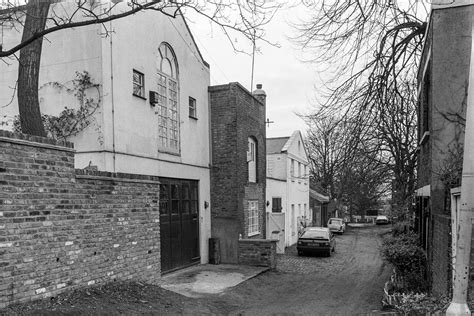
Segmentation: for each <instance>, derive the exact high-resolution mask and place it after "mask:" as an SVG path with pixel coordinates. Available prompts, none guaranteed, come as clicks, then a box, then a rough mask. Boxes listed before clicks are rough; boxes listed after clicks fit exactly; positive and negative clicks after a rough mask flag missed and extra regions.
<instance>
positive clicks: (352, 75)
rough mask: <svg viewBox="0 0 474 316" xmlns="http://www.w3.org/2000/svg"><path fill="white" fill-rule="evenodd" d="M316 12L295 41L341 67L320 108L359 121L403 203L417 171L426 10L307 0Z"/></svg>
mask: <svg viewBox="0 0 474 316" xmlns="http://www.w3.org/2000/svg"><path fill="white" fill-rule="evenodd" d="M303 2H304V4H305V5H306V6H307V7H308V8H309V9H311V12H313V16H312V17H311V19H310V20H309V21H307V22H305V23H301V24H300V25H299V26H298V30H299V31H300V36H299V37H298V38H297V39H296V40H297V41H298V42H299V44H300V45H301V46H302V47H303V48H304V50H305V51H306V52H311V54H312V55H313V56H315V57H314V58H310V61H311V62H324V63H325V64H330V65H337V66H335V67H334V69H333V74H334V76H333V77H332V78H331V79H330V80H329V81H328V82H327V91H326V94H324V95H323V96H322V97H321V99H320V103H319V104H318V105H319V108H318V109H317V110H316V112H317V116H319V117H334V116H336V117H342V118H344V119H350V120H353V121H356V122H358V124H357V125H355V126H354V128H355V133H356V134H359V135H360V137H361V138H363V139H364V138H372V139H376V140H377V142H376V143H377V146H375V147H373V148H371V150H374V149H376V150H377V151H378V152H379V154H378V155H377V157H378V158H379V159H381V162H383V163H384V164H386V165H388V166H390V168H391V170H392V174H393V177H394V181H393V185H394V192H396V196H394V197H393V198H394V199H395V200H396V201H397V203H398V204H400V203H403V202H404V201H405V200H407V198H408V197H409V196H410V194H411V193H412V192H413V189H414V184H415V169H416V91H415V90H416V89H415V88H414V87H415V83H416V71H417V69H418V63H419V57H420V55H421V48H422V42H423V37H424V33H425V30H426V22H425V19H426V17H427V8H426V7H425V5H424V4H423V2H420V1H415V0H409V1H405V2H403V4H402V3H401V2H399V1H396V0H395V1H394V0H382V1H372V0H356V1H345V0H308V1H303Z"/></svg>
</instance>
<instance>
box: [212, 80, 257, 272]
mask: <svg viewBox="0 0 474 316" xmlns="http://www.w3.org/2000/svg"><path fill="white" fill-rule="evenodd" d="M209 94H210V106H211V130H212V168H211V205H212V210H211V227H212V236H213V237H215V238H219V239H220V249H221V259H222V262H223V263H237V262H238V257H237V256H238V239H239V235H241V236H243V237H244V238H247V236H248V201H249V200H258V207H259V224H260V234H258V235H254V236H252V238H265V227H266V225H265V180H266V179H265V175H266V148H265V147H266V141H265V139H266V134H265V123H264V122H265V104H264V103H262V100H263V99H262V100H258V99H256V98H255V97H254V96H253V95H252V94H251V93H250V92H249V91H247V90H246V89H245V88H243V87H242V86H241V85H240V84H238V83H230V84H226V85H220V86H213V87H209ZM249 137H253V138H254V139H255V140H256V142H257V182H256V183H249V181H248V164H247V148H248V138H249Z"/></svg>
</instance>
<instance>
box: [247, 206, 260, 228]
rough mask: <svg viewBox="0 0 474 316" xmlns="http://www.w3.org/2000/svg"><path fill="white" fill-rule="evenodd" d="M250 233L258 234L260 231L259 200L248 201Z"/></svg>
mask: <svg viewBox="0 0 474 316" xmlns="http://www.w3.org/2000/svg"><path fill="white" fill-rule="evenodd" d="M248 223H249V226H248V231H249V232H248V235H249V236H253V235H258V234H259V233H260V228H259V217H258V201H248Z"/></svg>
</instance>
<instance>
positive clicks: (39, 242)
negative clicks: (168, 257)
mask: <svg viewBox="0 0 474 316" xmlns="http://www.w3.org/2000/svg"><path fill="white" fill-rule="evenodd" d="M158 184H159V182H158V179H157V178H156V177H149V176H140V175H128V174H112V173H105V172H97V171H85V170H75V169H74V150H73V148H72V144H70V143H64V142H56V141H52V140H50V139H45V138H39V137H31V136H25V135H18V134H12V133H9V132H5V131H0V267H1V269H0V307H4V306H6V305H8V304H10V303H13V302H23V301H29V300H33V299H37V298H44V297H49V296H54V295H57V294H58V293H60V292H63V291H66V290H70V289H73V288H78V287H84V286H89V285H93V284H99V283H105V282H109V281H112V280H115V279H117V280H128V279H133V280H143V281H153V280H156V279H158V278H159V277H160V226H159V211H158V194H157V192H158Z"/></svg>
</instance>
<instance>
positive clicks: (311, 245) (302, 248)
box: [296, 227, 336, 257]
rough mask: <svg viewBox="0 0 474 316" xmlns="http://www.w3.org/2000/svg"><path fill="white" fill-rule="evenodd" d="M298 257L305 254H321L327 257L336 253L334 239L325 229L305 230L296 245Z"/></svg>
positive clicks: (313, 228) (311, 228)
mask: <svg viewBox="0 0 474 316" xmlns="http://www.w3.org/2000/svg"><path fill="white" fill-rule="evenodd" d="M296 249H297V250H298V255H299V256H301V255H303V254H305V253H323V254H326V255H327V256H328V257H329V256H331V252H334V251H336V237H335V236H334V234H333V233H332V232H331V231H330V230H329V228H327V227H310V228H306V229H305V231H304V233H303V234H302V235H301V236H300V237H299V238H298V243H297V245H296Z"/></svg>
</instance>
